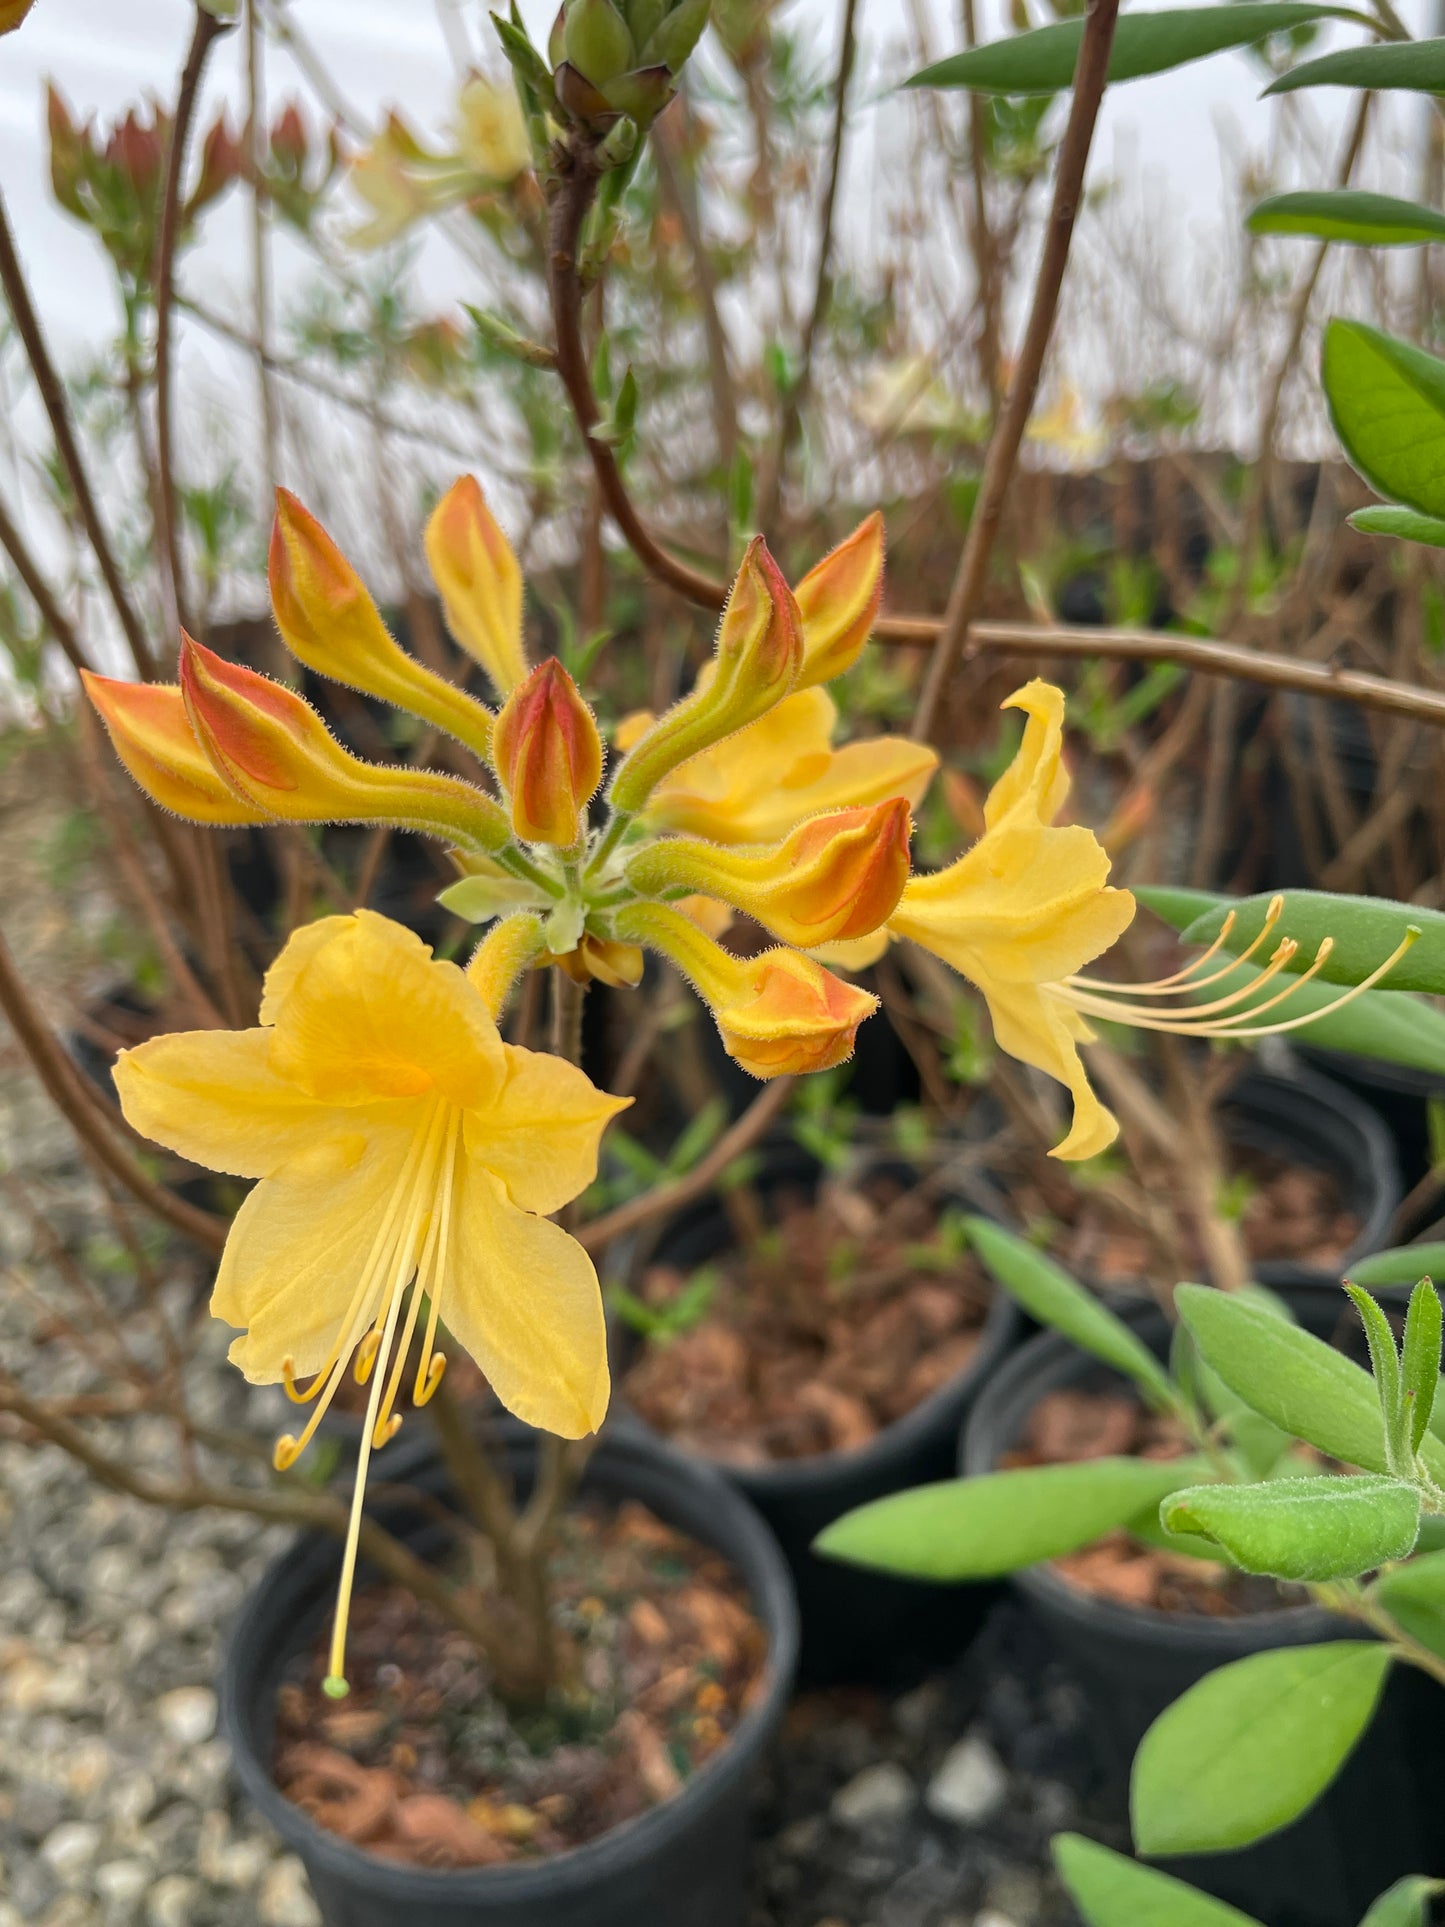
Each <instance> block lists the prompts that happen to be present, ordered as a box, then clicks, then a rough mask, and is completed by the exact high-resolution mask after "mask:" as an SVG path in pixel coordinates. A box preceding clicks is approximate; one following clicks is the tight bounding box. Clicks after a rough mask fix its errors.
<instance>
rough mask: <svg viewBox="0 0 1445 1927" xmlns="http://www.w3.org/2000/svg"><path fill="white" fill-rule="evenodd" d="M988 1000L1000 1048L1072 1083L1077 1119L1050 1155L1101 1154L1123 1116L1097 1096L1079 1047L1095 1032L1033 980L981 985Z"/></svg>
mask: <svg viewBox="0 0 1445 1927" xmlns="http://www.w3.org/2000/svg"><path fill="white" fill-rule="evenodd" d="M979 988H980V989H981V990H982V992H983V994H984V996H985V998H986V999H987V1000H988V1014H989V1016H990V1018H991V1019H992V1020H993V1032H994V1036H995V1037H996V1038H997V1040H998V1044H999V1048H1000V1049H1001V1050H1006V1051H1007V1052H1008V1053H1009V1055H1010V1057H1017V1058H1019V1059H1020V1060H1021V1061H1022V1062H1023V1063H1025V1064H1032V1065H1034V1066H1035V1068H1036V1069H1038V1070H1041V1071H1047V1073H1048V1074H1049V1076H1050V1077H1056V1078H1057V1079H1058V1080H1059V1082H1060V1083H1061V1084H1065V1085H1067V1086H1068V1088H1069V1091H1070V1092H1071V1093H1072V1096H1073V1099H1074V1121H1073V1124H1072V1126H1071V1128H1070V1130H1069V1133H1068V1135H1067V1136H1066V1137H1065V1138H1064V1140H1063V1142H1062V1143H1060V1144H1056V1145H1055V1146H1054V1148H1053V1150H1052V1152H1051V1153H1050V1156H1052V1157H1056V1158H1063V1159H1065V1160H1066V1161H1069V1162H1074V1161H1076V1160H1078V1159H1080V1158H1092V1157H1097V1156H1098V1154H1099V1152H1100V1151H1103V1150H1107V1149H1108V1147H1109V1145H1111V1144H1112V1143H1113V1142H1114V1139H1115V1138H1116V1137H1117V1136H1118V1135H1119V1123H1118V1119H1117V1118H1116V1117H1115V1116H1114V1114H1113V1112H1112V1111H1108V1110H1106V1109H1105V1108H1104V1106H1103V1105H1102V1104H1101V1103H1100V1102H1099V1100H1098V1098H1097V1097H1095V1095H1094V1091H1093V1087H1092V1086H1091V1084H1090V1083H1089V1078H1088V1074H1087V1072H1086V1071H1085V1069H1084V1066H1083V1062H1082V1060H1081V1059H1080V1057H1079V1051H1078V1046H1079V1044H1080V1043H1083V1042H1087V1040H1088V1039H1089V1038H1090V1037H1092V1035H1093V1032H1092V1031H1090V1029H1089V1027H1088V1026H1087V1024H1082V1023H1080V1021H1079V1019H1078V1018H1077V1016H1076V1015H1075V1013H1074V1012H1073V1011H1072V1010H1070V1009H1069V1007H1068V1005H1067V1004H1061V1003H1059V1002H1058V1000H1057V999H1056V998H1053V997H1050V996H1049V994H1048V992H1047V991H1045V990H1040V989H1039V988H1037V987H1036V986H1035V985H1033V984H1000V983H984V984H980V985H979Z"/></svg>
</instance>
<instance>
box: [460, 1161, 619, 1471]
mask: <svg viewBox="0 0 1445 1927" xmlns="http://www.w3.org/2000/svg"><path fill="white" fill-rule="evenodd" d="M440 1304H441V1316H442V1319H443V1322H444V1323H445V1324H446V1326H447V1327H448V1329H449V1330H450V1331H451V1332H452V1334H453V1335H454V1337H455V1338H456V1340H457V1342H458V1343H459V1344H460V1345H462V1346H463V1347H464V1348H465V1349H466V1350H467V1351H468V1352H470V1353H471V1355H472V1357H473V1358H474V1359H475V1360H476V1361H477V1363H478V1365H480V1366H481V1368H482V1370H483V1372H485V1374H486V1376H487V1379H488V1382H489V1383H490V1385H491V1387H492V1390H493V1391H494V1392H495V1393H496V1395H497V1397H498V1398H499V1399H500V1400H501V1401H502V1403H503V1405H505V1406H506V1408H507V1410H508V1411H509V1412H514V1413H515V1414H516V1415H517V1417H518V1418H519V1419H522V1420H524V1421H525V1422H526V1423H527V1424H528V1425H536V1426H539V1427H541V1429H542V1430H543V1431H547V1432H555V1433H557V1434H558V1435H559V1436H560V1437H562V1438H566V1439H576V1438H582V1437H584V1436H585V1435H586V1434H587V1433H589V1432H595V1431H596V1430H597V1428H598V1426H599V1425H600V1424H601V1423H602V1420H603V1418H604V1416H605V1414H606V1411H607V1399H608V1394H609V1391H610V1379H609V1376H608V1371H607V1329H606V1324H605V1321H604V1319H603V1316H602V1292H601V1289H600V1287H599V1286H598V1283H597V1273H596V1271H595V1270H594V1269H593V1266H592V1260H591V1259H590V1258H589V1257H588V1256H587V1253H586V1252H585V1251H584V1250H583V1249H582V1247H581V1245H579V1244H578V1242H577V1240H576V1239H575V1238H571V1237H569V1236H568V1235H567V1233H566V1232H565V1231H564V1230H563V1229H562V1228H561V1226H560V1225H555V1224H553V1223H551V1221H550V1220H549V1219H547V1218H534V1217H532V1216H531V1215H530V1214H529V1213H528V1212H525V1211H520V1210H518V1208H517V1206H516V1205H515V1204H513V1203H512V1202H511V1201H510V1199H509V1198H508V1197H507V1194H506V1192H505V1190H504V1189H503V1187H502V1184H501V1181H500V1180H499V1179H498V1178H495V1177H493V1175H492V1174H491V1172H490V1171H488V1170H486V1169H484V1168H483V1166H482V1165H481V1164H479V1163H477V1162H476V1161H474V1160H472V1159H469V1158H464V1159H463V1160H462V1170H461V1177H460V1181H459V1183H458V1185H457V1196H456V1204H455V1209H454V1218H453V1224H452V1234H451V1245H450V1251H449V1253H448V1263H447V1272H446V1277H445V1279H444V1280H443V1282H442V1285H441V1299H440Z"/></svg>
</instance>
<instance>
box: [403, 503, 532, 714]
mask: <svg viewBox="0 0 1445 1927" xmlns="http://www.w3.org/2000/svg"><path fill="white" fill-rule="evenodd" d="M426 556H427V561H428V562H429V563H430V564H431V572H432V575H433V577H434V578H435V580H436V585H437V588H438V589H439V590H440V591H441V598H442V607H443V608H444V609H445V610H446V615H447V627H448V628H449V629H450V630H451V632H452V634H453V635H454V636H455V637H456V639H457V641H458V642H459V643H460V644H461V646H462V648H463V649H465V650H466V651H467V653H468V655H471V656H475V657H476V659H477V661H478V662H479V663H480V664H481V665H482V667H483V669H485V670H486V672H487V674H488V675H489V676H490V677H491V679H492V682H493V684H494V686H495V687H496V688H497V689H498V690H499V691H500V693H501V694H502V695H504V696H505V695H507V694H508V693H509V692H510V691H511V690H513V689H515V688H516V686H517V684H518V683H519V682H520V681H521V680H522V678H523V676H525V675H526V673H527V657H526V652H525V651H524V650H523V648H522V571H521V569H520V567H519V566H518V563H517V558H516V556H515V555H514V554H513V553H512V545H511V543H510V542H508V540H507V538H506V536H505V535H503V533H502V531H501V529H500V528H499V527H498V525H497V522H496V520H495V518H494V517H493V515H492V512H491V510H490V509H489V508H488V507H487V505H486V502H485V501H484V500H483V497H482V491H481V488H480V487H479V485H478V483H477V479H476V477H475V476H474V475H463V476H460V477H459V478H458V479H457V480H456V481H455V482H453V483H452V485H451V487H450V488H449V489H448V490H447V492H446V494H445V495H444V496H443V497H442V499H441V500H440V501H439V502H438V503H437V505H436V507H435V508H434V509H433V510H432V516H431V520H430V521H429V522H428V523H427V525H426Z"/></svg>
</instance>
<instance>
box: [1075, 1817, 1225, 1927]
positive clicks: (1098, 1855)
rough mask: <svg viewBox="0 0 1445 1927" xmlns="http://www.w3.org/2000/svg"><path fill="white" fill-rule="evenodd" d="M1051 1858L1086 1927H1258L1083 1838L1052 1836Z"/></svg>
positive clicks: (1179, 1883)
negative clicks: (1052, 1856)
mask: <svg viewBox="0 0 1445 1927" xmlns="http://www.w3.org/2000/svg"><path fill="white" fill-rule="evenodd" d="M1053 1855H1054V1865H1055V1866H1056V1867H1057V1868H1058V1870H1059V1878H1060V1880H1062V1881H1063V1883H1064V1885H1065V1887H1067V1888H1068V1890H1069V1894H1070V1896H1071V1898H1072V1899H1073V1902H1074V1905H1075V1906H1076V1907H1077V1908H1078V1910H1079V1912H1080V1913H1081V1914H1082V1915H1083V1917H1084V1921H1085V1927H1259V1923H1258V1921H1256V1920H1254V1919H1253V1918H1252V1917H1251V1916H1250V1915H1249V1914H1242V1913H1240V1912H1239V1910H1238V1908H1236V1907H1229V1906H1226V1905H1225V1903H1224V1902H1223V1901H1222V1900H1215V1899H1214V1898H1213V1897H1212V1896H1211V1895H1209V1894H1202V1893H1200V1891H1199V1889H1198V1888H1197V1887H1187V1886H1186V1885H1185V1884H1184V1882H1183V1881H1182V1880H1176V1879H1175V1878H1174V1876H1173V1875H1172V1874H1167V1873H1158V1872H1156V1871H1155V1869H1154V1868H1153V1867H1141V1866H1140V1864H1139V1862H1138V1861H1137V1860H1131V1859H1130V1858H1129V1857H1128V1855H1127V1854H1123V1853H1115V1852H1114V1851H1113V1850H1112V1848H1110V1847H1101V1846H1100V1845H1099V1843H1098V1841H1097V1840H1086V1839H1085V1838H1084V1837H1083V1835H1082V1834H1078V1833H1060V1834H1057V1835H1055V1837H1054V1841H1053Z"/></svg>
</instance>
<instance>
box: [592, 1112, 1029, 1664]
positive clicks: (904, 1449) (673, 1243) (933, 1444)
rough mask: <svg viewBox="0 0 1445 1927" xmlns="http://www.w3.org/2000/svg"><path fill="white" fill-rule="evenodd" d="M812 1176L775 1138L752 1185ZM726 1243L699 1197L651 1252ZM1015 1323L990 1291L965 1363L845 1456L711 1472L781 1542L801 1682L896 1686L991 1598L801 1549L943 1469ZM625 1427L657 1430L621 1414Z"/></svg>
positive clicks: (978, 1194)
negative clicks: (794, 1597)
mask: <svg viewBox="0 0 1445 1927" xmlns="http://www.w3.org/2000/svg"><path fill="white" fill-rule="evenodd" d="M820 1177H821V1171H820V1167H819V1165H818V1163H817V1162H816V1160H815V1159H813V1158H810V1157H809V1156H808V1155H807V1154H806V1153H805V1152H803V1151H801V1150H800V1149H799V1148H798V1147H797V1146H795V1145H782V1146H778V1147H775V1148H774V1149H773V1150H772V1151H771V1152H770V1153H769V1155H768V1159H767V1162H766V1163H765V1164H764V1166H763V1168H762V1170H761V1171H760V1172H759V1174H758V1176H757V1177H756V1178H755V1179H754V1187H755V1189H756V1190H757V1191H758V1192H759V1194H760V1195H761V1196H762V1198H763V1199H764V1200H765V1201H766V1200H767V1199H769V1198H771V1197H775V1196H777V1195H778V1194H779V1193H780V1192H782V1191H784V1190H787V1189H789V1188H792V1189H796V1190H801V1191H807V1192H812V1191H814V1190H816V1189H817V1186H818V1183H819V1181H820ZM948 1195H949V1197H950V1198H951V1199H952V1201H953V1202H956V1203H958V1204H961V1205H963V1206H965V1207H966V1208H967V1209H969V1210H972V1211H983V1212H985V1213H987V1214H988V1215H990V1216H997V1215H998V1204H997V1200H996V1199H995V1198H994V1197H993V1196H992V1194H991V1193H989V1192H988V1191H987V1190H986V1189H985V1188H984V1187H983V1186H981V1185H975V1184H972V1183H960V1184H958V1185H957V1186H955V1187H954V1188H953V1189H952V1191H951V1192H950V1193H949V1194H948ZM733 1243H734V1236H733V1231H732V1227H731V1225H730V1224H729V1222H728V1219H727V1217H726V1215H725V1214H724V1212H723V1210H722V1207H721V1206H720V1205H719V1204H718V1203H717V1202H716V1200H704V1201H702V1202H701V1203H699V1204H698V1205H696V1206H694V1207H693V1208H692V1209H691V1210H689V1211H686V1212H682V1213H680V1214H679V1215H678V1217H676V1218H675V1219H674V1220H673V1221H672V1223H671V1224H670V1225H669V1226H668V1227H667V1229H666V1230H665V1231H664V1233H663V1235H662V1237H661V1239H660V1240H659V1242H658V1245H657V1249H656V1258H657V1261H658V1262H659V1263H662V1264H668V1265H675V1266H676V1267H677V1268H678V1269H679V1270H680V1271H692V1270H695V1269H697V1268H698V1267H699V1266H701V1265H705V1264H707V1263H708V1262H709V1261H710V1260H712V1259H715V1258H716V1257H718V1255H719V1254H720V1253H722V1252H724V1251H726V1250H728V1249H729V1248H730V1247H731V1246H732V1245H733ZM1021 1324H1022V1321H1021V1320H1020V1317H1019V1314H1018V1310H1017V1308H1016V1307H1015V1305H1014V1303H1013V1301H1012V1300H1011V1299H1010V1298H1009V1297H1008V1296H1007V1294H1006V1293H1004V1292H1002V1291H998V1292H995V1293H994V1295H993V1298H992V1301H991V1302H990V1305H989V1309H988V1313H987V1317H986V1319H985V1322H984V1327H983V1331H982V1334H981V1336H980V1340H979V1345H978V1349H977V1350H976V1351H975V1353H974V1355H973V1357H972V1359H971V1360H970V1361H969V1364H968V1366H967V1367H966V1369H965V1370H964V1371H962V1372H960V1373H959V1375H958V1377H957V1378H955V1379H952V1380H951V1381H950V1382H949V1383H948V1384H946V1385H941V1386H940V1387H939V1388H938V1390H937V1391H936V1392H934V1393H933V1395H932V1396H931V1397H930V1398H927V1399H925V1400H924V1402H923V1403H922V1404H921V1405H918V1406H915V1408H914V1409H913V1410H912V1411H911V1412H909V1413H908V1414H907V1415H906V1416H905V1417H904V1418H901V1419H899V1420H898V1421H897V1422H896V1423H895V1424H893V1425H889V1426H887V1427H885V1429H884V1430H883V1431H882V1432H880V1433H879V1435H878V1436H877V1438H876V1439H873V1440H872V1441H870V1443H869V1444H867V1445H865V1446H861V1447H859V1448H858V1449H857V1450H856V1451H852V1452H827V1453H822V1454H820V1455H819V1456H817V1457H815V1458H808V1459H786V1460H779V1461H776V1462H775V1463H772V1464H768V1465H758V1466H733V1465H720V1466H719V1467H718V1470H719V1471H720V1472H721V1473H722V1475H723V1476H724V1477H725V1478H726V1479H728V1480H729V1481H730V1483H731V1484H733V1485H734V1486H736V1487H737V1488H738V1490H739V1491H741V1492H744V1493H746V1495H747V1497H748V1498H749V1499H750V1500H751V1501H752V1503H753V1504H754V1505H755V1506H756V1507H757V1509H758V1511H759V1512H760V1513H761V1514H762V1515H763V1517H764V1518H765V1519H766V1520H767V1522H768V1524H769V1525H770V1526H771V1527H772V1529H773V1532H774V1533H775V1534H776V1536H777V1540H778V1543H779V1545H780V1546H781V1547H782V1551H783V1556H784V1557H785V1558H786V1560H787V1562H788V1567H789V1570H790V1571H791V1573H792V1575H793V1582H794V1585H795V1586H796V1588H797V1593H798V1605H799V1610H800V1612H801V1615H802V1651H801V1655H800V1660H799V1668H800V1672H801V1674H802V1677H803V1678H804V1679H805V1680H806V1681H807V1682H808V1683H809V1684H811V1685H825V1684H827V1685H831V1684H836V1683H839V1682H844V1681H847V1682H858V1683H865V1682H866V1683H869V1684H876V1685H883V1686H901V1685H905V1684H908V1683H910V1682H912V1681H915V1680H917V1679H918V1678H920V1677H921V1676H922V1675H923V1674H924V1673H925V1672H927V1671H928V1670H929V1669H930V1668H931V1667H934V1666H937V1665H941V1664H943V1663H945V1662H947V1661H948V1660H950V1659H952V1658H953V1657H955V1656H956V1655H957V1654H958V1653H959V1652H961V1651H962V1650H963V1648H964V1647H965V1646H966V1645H968V1643H969V1642H970V1641H971V1640H972V1639H973V1637H974V1635H975V1634H976V1633H977V1632H978V1630H979V1628H980V1627H981V1625H982V1623H983V1620H984V1618H985V1616H986V1614H987V1611H988V1608H989V1605H990V1604H991V1603H992V1595H991V1594H990V1592H989V1591H988V1589H987V1588H984V1587H979V1586H934V1585H925V1584H921V1583H919V1582H916V1581H913V1580H908V1579H895V1578H892V1577H889V1576H888V1575H885V1574H882V1573H870V1572H864V1571H862V1570H860V1569H857V1568H853V1567H849V1566H840V1565H837V1564H835V1563H833V1562H830V1561H827V1560H823V1559H819V1558H817V1557H815V1555H814V1553H813V1551H812V1544H813V1541H814V1540H815V1539H816V1538H817V1536H818V1534H819V1533H820V1532H821V1531H822V1530H823V1528H824V1527H825V1526H828V1525H831V1524H832V1523H833V1521H834V1520H835V1519H837V1518H840V1517H841V1516H842V1515H843V1513H845V1512H851V1511H852V1509H853V1508H854V1507H855V1506H860V1505H865V1504H867V1502H868V1501H869V1500H870V1499H879V1498H882V1497H883V1496H884V1495H885V1494H887V1493H890V1492H901V1491H904V1490H906V1489H907V1488H909V1487H911V1486H915V1485H923V1484H926V1483H928V1482H929V1481H930V1480H933V1479H946V1478H948V1477H949V1476H950V1474H951V1473H952V1471H953V1467H954V1454H955V1449H956V1440H957V1437H958V1428H959V1426H960V1425H961V1424H962V1423H963V1421H964V1419H965V1418H966V1416H967V1414H968V1412H969V1410H970V1409H971V1407H972V1405H973V1401H974V1399H975V1398H976V1397H977V1395H978V1392H979V1388H980V1387H981V1386H982V1385H983V1384H984V1383H985V1382H986V1381H987V1379H988V1378H989V1376H990V1374H991V1373H992V1372H993V1371H994V1369H995V1368H996V1366H997V1365H998V1364H999V1363H1000V1361H1001V1360H1002V1359H1003V1358H1005V1357H1006V1356H1007V1354H1008V1353H1009V1352H1010V1351H1011V1350H1012V1349H1013V1346H1014V1344H1015V1343H1016V1342H1017V1338H1018V1334H1019V1332H1020V1330H1021ZM630 1342H631V1343H633V1344H635V1342H636V1341H635V1340H634V1341H630ZM619 1350H620V1352H621V1357H620V1359H619V1366H620V1367H621V1369H620V1370H619V1373H618V1376H619V1378H620V1377H621V1376H622V1371H623V1370H625V1368H626V1359H627V1356H628V1350H629V1341H628V1340H627V1339H626V1338H624V1340H623V1342H622V1344H621V1346H620V1347H619ZM625 1422H626V1423H627V1424H628V1425H629V1426H636V1427H637V1428H638V1430H639V1431H641V1432H643V1433H646V1434H647V1435H648V1436H650V1437H655V1436H656V1435H655V1434H654V1433H652V1432H651V1429H650V1428H649V1427H647V1426H646V1425H645V1424H644V1422H643V1421H642V1420H641V1419H640V1418H639V1417H638V1416H637V1415H636V1414H635V1413H633V1412H631V1411H628V1412H627V1415H626V1421H625ZM689 1456H695V1455H689ZM698 1462H699V1463H706V1461H701V1460H698Z"/></svg>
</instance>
